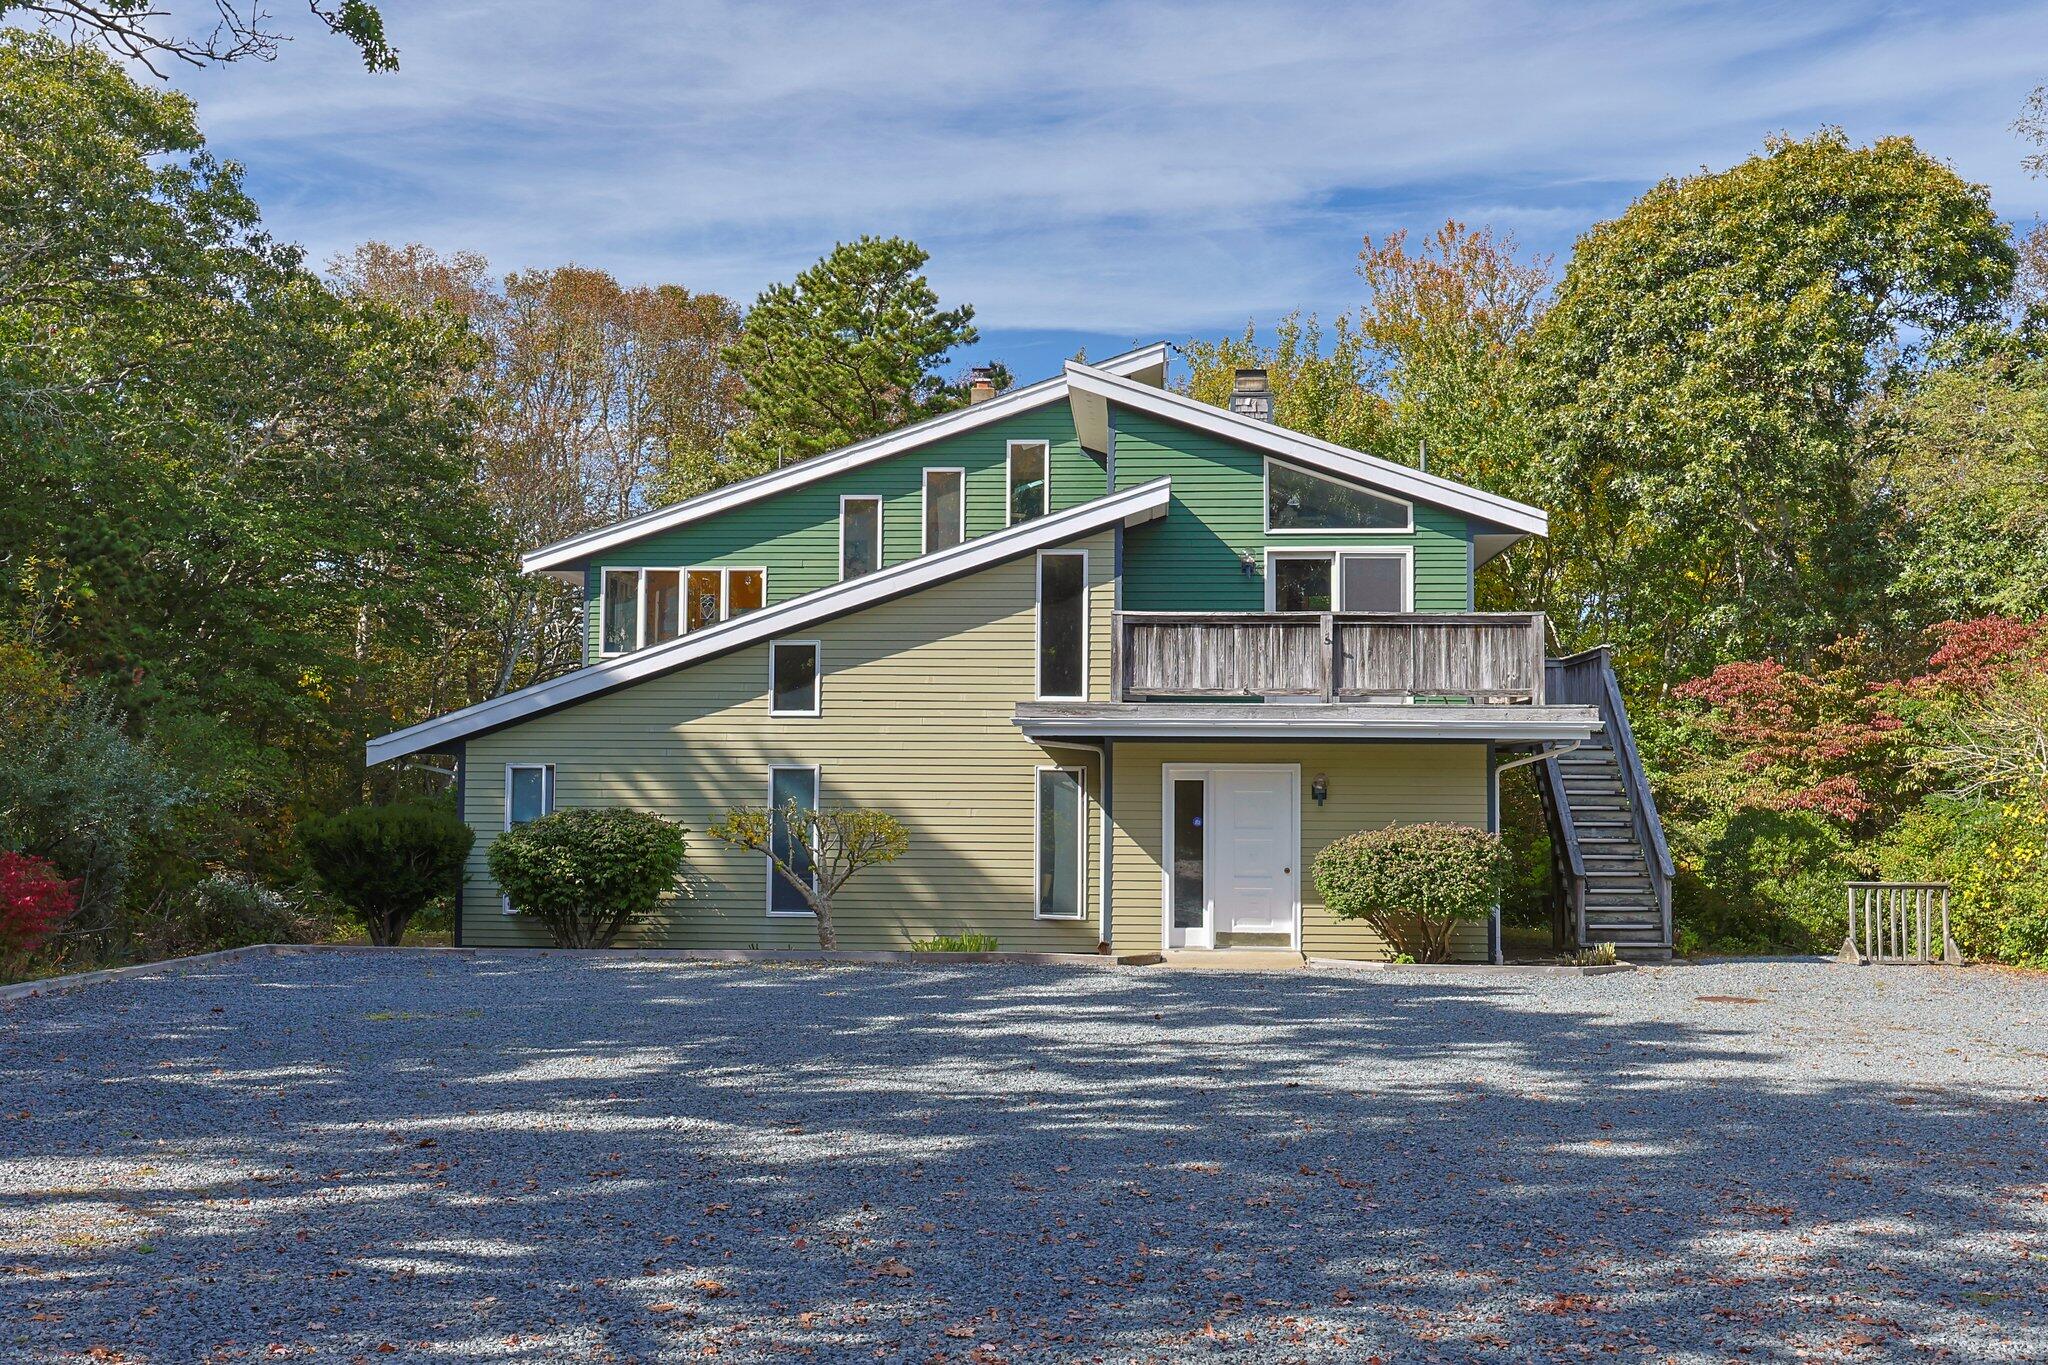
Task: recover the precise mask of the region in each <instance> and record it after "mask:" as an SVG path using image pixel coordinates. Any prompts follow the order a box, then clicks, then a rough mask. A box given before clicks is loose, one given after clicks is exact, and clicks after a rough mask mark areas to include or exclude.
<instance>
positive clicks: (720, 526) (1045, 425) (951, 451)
mask: <svg viewBox="0 0 2048 1365" xmlns="http://www.w3.org/2000/svg"><path fill="white" fill-rule="evenodd" d="M1011 441H1049V442H1050V443H1051V445H1052V462H1051V470H1052V489H1051V497H1050V499H1049V501H1050V503H1051V507H1052V510H1054V511H1058V510H1060V509H1062V508H1066V507H1073V506H1076V505H1078V504H1080V503H1084V502H1087V501H1089V500H1090V499H1093V498H1099V497H1101V496H1102V495H1103V493H1104V492H1105V491H1107V490H1106V489H1105V488H1104V474H1103V460H1102V459H1101V458H1100V457H1099V456H1096V455H1091V454H1089V453H1088V452H1087V451H1086V450H1083V449H1082V448H1081V443H1080V441H1079V440H1078V439H1077V438H1076V437H1075V435H1074V414H1073V409H1072V408H1070V407H1069V406H1068V405H1067V402H1066V400H1065V399H1064V398H1058V399H1053V400H1051V401H1048V402H1047V403H1045V404H1044V405H1042V406H1040V407H1037V408H1034V409H1032V410H1030V411H1029V412H1022V413H1019V414H1017V415H1016V416H1014V417H1009V418H1005V419H1004V420H1002V421H1000V422H996V423H994V424H992V425H990V426H986V427H983V428H981V429H980V430H978V431H972V432H968V433H966V434H965V435H960V436H953V437H949V438H947V439H944V440H940V441H935V442H933V443H932V444H931V445H928V446H921V447H919V448H917V449H915V450H911V451H907V452H905V453H904V454H901V455H897V456H893V457H891V458H889V459H886V460H878V461H876V462H875V463H873V464H870V465H865V466H863V467H861V468H859V469H853V470H849V471H847V472H846V473H843V474H837V475H834V476H832V477H831V478H827V479H820V480H819V481H817V482H816V483H811V484H806V485H803V486H802V487H799V488H792V489H790V490H788V491H787V492H783V493H777V494H774V495H773V496H770V497H767V498H763V499H762V500H761V501H759V502H754V503H749V504H747V505H746V506H744V507H736V508H734V509H732V510H731V511H729V512H722V513H719V514H718V515H716V516H711V517H706V518H705V519H704V520H702V521H697V522H692V523H690V524H689V525H687V526H679V527H677V528H675V529H674V530H670V531H663V532H659V533H657V534H655V535H651V536H649V537H647V538H646V539H645V540H641V541H637V542H635V543H633V544H631V545H625V546H621V547H619V548H618V549H615V550H609V551H606V552H605V553H604V554H603V555H602V556H600V557H599V558H597V559H593V560H592V561H591V562H590V564H589V565H588V566H587V569H586V573H585V576H584V584H583V599H584V624H585V631H586V643H585V657H586V658H587V659H595V658H597V656H598V638H599V636H598V632H599V628H600V625H601V622H600V620H599V614H598V594H599V591H600V584H601V583H602V581H603V576H602V571H603V570H604V569H606V568H624V569H634V568H664V569H666V568H691V567H698V566H713V565H717V566H732V567H740V568H765V569H766V570H767V571H768V602H769V604H770V605H773V604H774V603H777V602H782V601H786V600H788V599H789V598H792V597H797V596H800V595H802V594H803V593H807V592H811V591H813V590H815V589H818V588H823V587H827V586H829V585H831V584H833V583H837V582H838V581H839V499H840V498H841V497H844V496H848V495H858V494H868V495H875V494H879V495H880V496H881V497H882V499H883V503H882V562H883V565H884V566H885V567H886V566H888V565H891V564H900V563H902V562H903V561H904V560H907V559H915V558H916V557H917V556H918V554H919V553H920V552H921V549H922V546H923V536H924V473H923V471H924V470H926V469H928V468H930V469H964V470H966V472H967V473H966V479H967V534H968V536H969V538H972V537H975V536H983V535H987V534H988V533H989V532H991V531H999V530H1001V529H1002V528H1003V527H1004V526H1005V525H1007V524H1008V523H1007V517H1008V488H1007V485H1006V475H1005V460H1006V458H1007V451H1008V443H1009V442H1011Z"/></svg>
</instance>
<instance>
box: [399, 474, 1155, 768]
mask: <svg viewBox="0 0 2048 1365" xmlns="http://www.w3.org/2000/svg"><path fill="white" fill-rule="evenodd" d="M1172 491H1173V490H1172V485H1171V482H1170V481H1169V480H1167V479H1164V478H1158V479H1154V480H1152V481H1151V482H1150V483H1144V484H1140V485H1138V486H1137V487H1135V488H1127V489H1124V490H1123V491H1121V492H1118V493H1111V494H1109V495H1108V496H1107V497H1101V498H1096V499H1095V500H1094V501H1092V502H1084V503H1082V504H1081V505H1080V506H1078V507H1069V508H1067V509H1066V510H1065V511H1061V512H1054V513H1051V514H1050V515H1047V516H1043V517H1039V518H1037V519H1036V520H1034V521H1027V522H1022V523H1020V524H1018V525H1016V526H1011V527H1008V528H1006V529H1004V530H1001V531H996V532H993V533H992V534H989V535H985V536H982V537H980V538H978V539H975V540H969V541H964V542H962V543H961V544H959V545H955V546H953V547H952V548H951V549H947V550H940V551H939V552H937V553H936V554H929V555H922V556H920V557H918V558H916V559H911V560H906V561H904V562H903V563H901V564H897V565H895V566H893V567H891V568H887V569H878V570H876V571H875V572H874V573H871V574H866V575H863V576H862V577H860V578H856V579H852V580H849V581H847V582H844V583H838V584H835V585H833V586H832V587H829V588H819V589H817V590H816V591H815V592H808V593H805V594H803V595H802V596H800V597H792V598H790V599H789V600H788V601H786V602H780V603H777V604H776V605H775V606H772V607H763V608H762V609H761V610H759V611H751V612H748V613H747V614H746V615H745V616H735V617H732V618H731V619H729V620H726V621H721V622H720V623H718V624H717V625H715V626H706V627H705V628H704V629H702V630H695V631H691V632H690V633H689V634H688V635H684V636H681V637H679V638H678V639H675V640H671V641H669V642H667V643H666V644H659V645H654V646H651V647H649V648H647V649H642V650H637V651H635V652H634V653H631V654H622V655H619V656H618V657H617V658H614V659H608V660H606V661H604V662H603V663H599V664H593V665H591V666H590V667H588V668H580V669H578V670H577V671H576V672H574V673H565V674H563V675H562V676H561V677H559V678H552V679H550V680H548V681H547V682H543V683H536V684H534V685H533V686H532V687H526V688H522V689H520V690H519V691H517V692H508V693H506V694H505V695H504V696H502V697H493V698H492V699H491V700H489V701H482V702H478V703H477V704H476V705H474V706H466V707H464V708H463V709H461V710H460V711H451V712H450V713H448V714H447V715H445V716H437V717H435V718H434V719H433V720H428V721H422V722H420V723H419V724H418V725H412V726H408V727H406V728H405V729H403V730H396V731H393V732H392V733H391V734H388V735H383V736H380V737H379V738H377V739H373V740H371V741H370V742H369V744H368V746H367V748H366V753H367V756H368V759H369V762H370V764H371V765H372V766H375V765H376V764H379V763H387V762H389V761H390V760H392V759H394V758H403V757H404V756H405V755H407V754H414V753H418V752H420V751H421V750H423V749H432V748H436V747H439V746H444V745H447V744H451V743H454V742H455V741H457V740H461V739H465V738H468V737H469V736H471V735H475V734H479V733H481V732H483V731H485V730H495V729H497V728H499V727H500V726H504V725H510V724H513V723H514V722H516V721H521V720H527V719H530V718H531V717H533V716H537V715H539V714H541V713H542V712H545V711H552V710H555V709H556V708H558V707H562V706H567V705H569V704H571V703H573V702H577V701H582V700H583V699H585V698H587V697H592V696H596V695H597V694H598V693H601V692H609V691H611V690H612V689H614V688H617V687H624V686H626V685H628V684H630V683H636V682H643V681H645V680H646V679H648V678H652V677H655V676H657V675H659V674H662V673H666V672H668V671H669V670H670V669H674V668H681V667H683V666H684V665H686V664H692V663H696V662H698V661H699V660H701V659H707V658H710V657H712V656H713V655H717V654H723V653H726V652H727V651H729V650H734V649H740V648H744V647H745V646H747V645H753V644H759V643H761V642H762V641H764V640H770V639H774V638H777V637H779V636H784V635H789V634H791V633H793V632H795V631H799V630H803V629H806V628H808V627H810V626H813V625H816V624H817V623H818V622H820V621H824V620H827V619H830V618H831V617H834V616H841V615H844V614H845V613H847V612H850V611H858V610H860V609H861V608H863V607H869V606H874V605H875V604H877V603H879V602H884V601H887V600H888V599H890V598H892V597H900V596H902V595H903V594H905V593H910V592H916V591H918V590H919V589H921V588H927V587H931V586H933V585H934V584H937V583H942V582H945V581H947V580H949V579H953V578H958V577H960V576H961V575H963V574H970V573H974V572H976V571H978V570H981V569H986V568H989V567H991V566H992V565H995V564H999V563H1002V562H1003V561H1004V560H1007V559H1012V558H1015V557H1016V556H1018V555H1022V554H1029V553H1030V552H1032V551H1033V550H1037V549H1040V548H1042V547H1044V546H1047V545H1056V544H1058V543H1060V542H1061V541H1066V540H1072V539H1073V538H1075V537H1076V536H1083V535H1088V534H1091V533H1092V532H1095V531H1100V530H1106V529H1108V528H1109V527H1111V526H1115V525H1118V524H1119V523H1121V524H1123V525H1126V526H1135V525H1138V524H1139V523H1141V522H1146V521H1150V520H1152V519H1153V518H1155V517H1160V516H1164V515H1165V513H1166V506H1167V503H1168V502H1169V500H1170V499H1171V496H1172Z"/></svg>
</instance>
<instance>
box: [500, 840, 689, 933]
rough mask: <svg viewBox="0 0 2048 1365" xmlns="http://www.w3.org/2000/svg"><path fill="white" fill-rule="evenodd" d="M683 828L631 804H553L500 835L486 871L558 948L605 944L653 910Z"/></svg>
mask: <svg viewBox="0 0 2048 1365" xmlns="http://www.w3.org/2000/svg"><path fill="white" fill-rule="evenodd" d="M683 835H684V830H683V827H682V826H681V825H678V824H676V823H674V822H673V821H669V820H664V819H662V818H661V817H660V816H658V815H649V814H648V813H646V812H645V811H637V810H591V809H583V808H576V809H570V810H558V811H556V812H555V813H554V814H552V815H543V816H542V817H541V818H540V819H538V820H535V821H532V822H530V823H528V824H524V825H521V826H519V827H518V828H517V829H514V830H510V831H507V832H506V833H504V834H501V835H499V836H498V837H497V839H496V840H495V841H494V842H493V843H492V844H491V851H490V854H489V861H490V867H491V876H493V877H494V878H496V879H497V882H498V887H499V889H500V890H502V891H503V892H504V893H505V896H506V899H508V900H509V901H511V903H512V908H513V909H514V910H515V911H517V912H518V913H520V914H522V915H530V916H532V917H533V918H534V919H536V920H538V921H540V923H541V924H543V925H544V926H546V928H547V931H548V934H549V935H550V937H552V938H553V940H554V943H555V946H556V947H558V948H604V947H609V946H610V945H611V943H612V941H613V940H614V939H616V938H618V936H619V935H620V934H621V933H623V932H624V931H625V930H626V929H628V928H630V927H632V926H633V925H636V924H638V923H640V922H641V921H643V920H645V919H646V918H647V917H648V916H650V915H652V914H653V913H654V907H655V906H656V905H658V904H659V903H660V902H661V898H662V897H663V896H664V895H666V894H667V893H668V892H669V891H670V890H672V889H673V888H674V887H675V884H676V878H677V876H678V875H679V874H680V873H681V872H682V870H683V850H684V839H683Z"/></svg>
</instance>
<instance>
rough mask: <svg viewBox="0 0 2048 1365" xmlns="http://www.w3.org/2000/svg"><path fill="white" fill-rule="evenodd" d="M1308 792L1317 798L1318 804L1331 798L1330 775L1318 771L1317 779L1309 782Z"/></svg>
mask: <svg viewBox="0 0 2048 1365" xmlns="http://www.w3.org/2000/svg"><path fill="white" fill-rule="evenodd" d="M1308 794H1309V795H1310V796H1313V797H1314V798H1315V799H1316V804H1317V805H1318V806H1320V805H1322V804H1323V802H1325V801H1327V800H1329V799H1330V775H1329V774H1328V773H1317V774H1316V779H1315V781H1313V782H1311V783H1309V784H1308Z"/></svg>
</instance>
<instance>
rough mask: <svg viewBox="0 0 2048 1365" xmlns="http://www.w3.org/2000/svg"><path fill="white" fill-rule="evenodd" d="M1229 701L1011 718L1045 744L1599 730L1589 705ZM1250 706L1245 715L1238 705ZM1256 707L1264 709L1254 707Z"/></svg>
mask: <svg viewBox="0 0 2048 1365" xmlns="http://www.w3.org/2000/svg"><path fill="white" fill-rule="evenodd" d="M1221 709H1223V708H1221V707H1219V706H1216V705H1211V704H1208V703H1203V702H1165V701H1154V702H1091V703H1088V704H1086V705H1075V704H1073V703H1071V702H1062V703H1049V704H1046V705H1043V706H1034V705H1032V704H1031V703H1028V702H1020V703H1019V704H1018V705H1017V708H1016V710H1015V712H1014V713H1013V714H1012V715H1011V718H1010V719H1011V723H1012V724H1013V725H1015V726H1016V727H1017V728H1018V729H1019V730H1021V731H1023V732H1024V734H1025V736H1026V737H1028V738H1030V739H1033V740H1036V741H1038V742H1039V743H1041V744H1054V743H1058V742H1060V741H1061V740H1064V739H1086V740H1091V741H1093V740H1099V739H1102V738H1104V737H1107V738H1111V739H1158V740H1168V739H1191V738H1199V739H1203V740H1218V739H1302V740H1308V739H1317V740H1321V739H1391V740H1405V741H1413V740H1428V739H1445V740H1458V741H1461V742H1469V743H1484V742H1485V741H1487V740H1489V739H1494V740H1501V741H1503V742H1514V743H1520V742H1527V741H1533V740H1553V739H1554V740H1564V739H1587V738H1590V737H1591V736H1593V735H1596V734H1598V733H1599V732H1600V713H1599V712H1598V711H1596V710H1595V709H1593V708H1592V707H1590V706H1524V705H1510V706H1487V705H1468V704H1458V705H1445V704H1442V703H1417V704H1415V705H1413V706H1387V705H1383V704H1377V703H1370V702H1362V703H1330V702H1310V703H1303V704H1299V705H1296V704H1287V703H1271V702H1269V703H1267V704H1265V705H1262V706H1231V707H1229V708H1228V710H1229V712H1230V715H1229V717H1228V718H1227V719H1225V718H1222V717H1220V716H1219V715H1218V712H1219V711H1220V710H1221ZM1239 712H1244V713H1245V714H1244V715H1243V716H1240V715H1239V714H1238V713H1239ZM1253 712H1256V713H1257V714H1256V715H1254V714H1251V713H1253Z"/></svg>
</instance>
